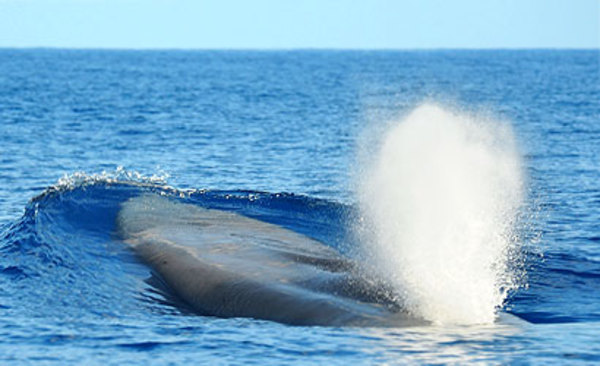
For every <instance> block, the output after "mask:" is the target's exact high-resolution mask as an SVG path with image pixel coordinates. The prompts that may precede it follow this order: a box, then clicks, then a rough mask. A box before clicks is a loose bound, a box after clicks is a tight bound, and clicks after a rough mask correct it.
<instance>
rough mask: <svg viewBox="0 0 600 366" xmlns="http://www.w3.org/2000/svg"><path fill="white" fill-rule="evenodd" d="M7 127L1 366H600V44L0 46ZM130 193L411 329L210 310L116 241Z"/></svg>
mask: <svg viewBox="0 0 600 366" xmlns="http://www.w3.org/2000/svg"><path fill="white" fill-rule="evenodd" d="M0 124H1V130H0V143H1V144H0V253H1V254H0V333H1V335H0V363H2V364H49V365H50V364H51V365H64V364H86V365H92V364H103V365H106V364H111V365H112V364H115V365H117V364H118V365H121V364H133V365H146V364H185V363H202V364H260V365H264V364H327V365H334V364H340V365H348V364H468V363H478V364H578V363H580V364H595V363H598V362H600V341H599V339H600V226H599V223H600V52H599V51H598V50H479V51H470V50H456V51H454V50H439V51H333V50H331V51H326V50H302V51H175V50H173V51H158V50H157V51H135V50H131V51H125V50H123V51H118V50H61V49H2V50H0ZM140 197H141V198H144V197H145V198H146V199H148V200H149V202H154V201H156V200H165V202H169V203H168V204H169V205H175V206H174V207H177V210H176V211H175V209H173V210H171V211H169V210H166V209H165V210H161V207H163V206H153V207H150V208H149V209H151V210H153V211H152V212H155V215H156V218H157V219H156V220H158V221H159V222H163V223H164V222H170V221H169V220H174V219H173V215H175V213H174V212H176V213H177V214H178V215H186V212H192V211H193V212H195V210H205V209H208V210H214V211H209V212H227V213H230V214H231V215H235V216H231V217H236V218H240V220H242V219H241V218H249V219H251V221H248V222H252V223H259V222H260V223H267V224H268V225H269V226H268V227H269V228H278V229H277V230H281V232H285V233H290V232H291V233H294V235H297V238H300V239H299V240H301V241H302V240H305V241H308V240H311V241H310V242H311V243H312V242H314V243H317V242H318V243H321V244H323V245H325V246H326V247H328V248H329V250H331V251H333V252H335V253H337V254H336V255H339V256H340V257H343V258H347V259H348V260H349V261H352V262H353V263H354V265H355V266H357V267H360V268H361V270H360V272H361V273H364V274H365V276H367V277H368V278H371V277H373V278H377V279H378V280H377V281H374V282H373V285H372V286H373V288H372V289H367V291H373V292H377V291H379V290H378V289H376V288H375V287H377V288H379V287H381V288H382V289H384V290H385V292H386V294H385V295H377V296H382V297H385V298H386V301H387V304H388V307H387V308H385V309H386V310H385V311H389V312H399V313H402V314H407V316H409V317H411V318H412V319H415V320H418V321H415V322H409V323H407V324H405V325H398V324H395V323H389V324H388V323H385V322H384V324H372V325H369V324H367V325H366V326H354V325H349V326H345V325H340V324H314V325H312V324H309V325H302V324H300V325H298V324H289V323H288V322H286V321H273V320H272V319H269V318H268V317H260V316H257V317H254V316H247V315H244V314H247V313H246V312H244V311H245V308H244V307H245V305H244V303H240V304H237V305H238V307H237V308H236V309H235V311H237V312H235V311H234V312H233V313H231V314H233V315H231V316H223V314H224V313H204V314H203V313H199V312H198V311H196V310H195V309H194V308H193V306H190V304H189V302H188V301H186V299H185V296H184V298H182V297H181V296H178V295H180V294H179V293H178V292H177V291H176V289H175V290H174V289H173V288H170V287H169V286H168V285H165V284H164V283H157V281H156V279H157V277H160V276H157V274H156V271H157V270H156V268H155V267H152V266H151V265H150V264H149V263H148V261H145V260H144V259H143V258H142V257H140V255H139V253H136V251H135V250H132V245H130V243H131V242H132V240H131V239H128V238H125V237H123V235H122V233H121V232H122V230H120V229H119V227H120V226H119V225H121V223H120V220H121V219H122V217H123V215H124V207H127V205H128V202H129V203H131V202H136V200H139V199H140ZM153 200H154V201H153ZM202 212H205V211H202ZM140 217H141V218H140ZM140 217H136V218H132V220H134V219H135V220H137V221H135V220H134V221H135V222H136V223H140V222H141V220H142V219H143V216H140ZM182 220H183V219H181V220H180V221H178V222H183V221H182ZM142 224H144V223H143V222H141V223H140V225H142ZM181 225H183V224H181ZM185 225H188V224H187V223H186V224H185ZM189 225H191V224H189ZM189 225H188V226H189ZM253 225H254V224H253ZM256 225H259V224H256ZM265 225H266V224H265ZM182 230H184V229H182ZM194 230H198V229H197V228H194V229H193V230H189V228H188V231H187V232H192V233H193V232H195V231H194ZM273 230H275V229H273ZM155 232H156V231H155ZM176 232H181V231H180V230H179V231H177V230H176ZM290 235H291V234H290ZM185 240H187V241H188V242H193V241H194V235H188V237H186V238H185ZM198 240H200V239H198ZM247 260H248V261H249V262H250V261H252V260H253V258H250V257H249V258H248V259H247ZM258 265H260V263H259V264H258ZM244 268H245V266H244V265H241V266H233V268H230V269H229V270H231V271H234V272H236V271H237V272H239V273H238V275H240V276H243V275H244V273H243V272H244ZM196 280H197V279H196ZM159 282H160V281H159ZM381 283H383V284H384V285H381ZM367 287H368V286H367ZM324 291H325V290H324ZM381 291H383V290H381ZM381 291H380V292H381ZM342 292H343V291H338V290H336V289H329V290H327V293H326V294H325V295H323V296H329V297H330V298H335V299H339V298H342V297H343V296H344V294H343V293H342ZM380 292H377V293H378V294H379V293H380ZM300 294H301V295H300V297H302V296H303V295H302V292H300ZM329 297H328V298H329ZM205 300H207V301H210V300H211V299H205ZM234 300H235V299H232V300H231V301H232V302H233V301H234ZM227 301H228V300H227ZM390 304H392V305H393V306H392V305H390ZM267 305H268V304H267ZM247 306H248V307H249V306H252V304H248V305H247ZM272 311H277V312H282V311H283V312H285V311H286V309H281V308H280V307H279V308H276V307H275V306H274V307H273V309H272ZM290 311H292V310H290ZM238 313H239V314H240V316H236V314H238Z"/></svg>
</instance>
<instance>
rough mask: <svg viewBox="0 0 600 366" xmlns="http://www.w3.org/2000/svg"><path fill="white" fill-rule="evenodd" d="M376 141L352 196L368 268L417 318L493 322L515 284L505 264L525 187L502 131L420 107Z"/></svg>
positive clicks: (484, 121) (482, 120) (473, 118)
mask: <svg viewBox="0 0 600 366" xmlns="http://www.w3.org/2000/svg"><path fill="white" fill-rule="evenodd" d="M380 141H381V142H380V146H379V149H378V150H377V151H375V152H374V154H373V156H371V157H370V159H367V160H366V163H365V164H363V165H365V166H364V167H363V169H362V170H363V173H362V177H361V181H360V182H359V189H358V195H359V202H360V207H361V212H362V216H363V219H364V220H365V223H366V227H367V228H368V230H367V232H369V233H370V234H369V236H370V237H369V238H366V239H367V240H368V241H367V242H368V243H370V244H369V245H373V247H372V248H371V247H370V248H369V251H371V252H372V254H373V260H374V263H373V266H375V267H376V268H377V269H378V270H379V271H382V272H383V274H384V275H385V276H386V277H388V278H389V279H390V281H391V283H392V284H393V286H394V287H395V288H396V289H397V290H398V291H399V293H401V294H402V295H403V301H404V302H405V306H406V308H407V310H408V311H410V312H412V313H413V314H415V315H417V316H420V317H423V318H425V319H427V320H430V321H432V322H434V323H436V324H479V323H491V322H493V321H494V319H495V315H496V311H497V309H498V307H500V306H501V305H502V303H503V301H504V299H505V297H506V291H507V290H509V289H511V288H514V287H515V286H516V285H517V283H516V274H515V273H511V270H509V268H508V267H507V264H508V261H509V260H510V257H511V256H512V255H513V254H514V253H515V247H516V245H517V243H516V239H515V238H516V236H515V235H514V231H515V228H514V225H515V221H516V217H517V214H518V211H519V209H520V206H521V203H522V200H523V190H524V187H523V186H524V184H523V176H522V170H521V162H520V156H519V153H518V151H517V148H516V143H515V138H514V136H513V134H512V131H511V129H510V126H509V125H508V124H506V123H502V122H499V121H494V120H492V119H490V118H489V117H484V116H478V115H474V114H467V113H462V112H455V111H452V110H449V109H446V108H443V107H440V106H438V105H434V104H424V105H421V106H419V107H418V108H416V109H415V110H414V111H412V112H411V113H410V114H409V115H408V116H406V117H405V118H404V119H402V120H401V121H397V122H395V123H392V124H391V125H390V128H389V130H387V131H386V132H385V133H384V135H383V136H382V137H381V140H380Z"/></svg>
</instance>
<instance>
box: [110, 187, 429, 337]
mask: <svg viewBox="0 0 600 366" xmlns="http://www.w3.org/2000/svg"><path fill="white" fill-rule="evenodd" d="M116 221H117V222H116V228H117V229H116V232H117V235H118V237H119V238H120V240H121V241H122V242H123V243H125V245H127V246H128V247H129V248H131V250H132V251H133V252H134V253H135V255H136V256H137V257H139V259H140V260H141V261H142V262H144V263H145V264H146V265H148V266H149V267H150V268H151V271H152V273H153V275H155V276H157V277H158V278H159V279H160V281H161V283H163V284H164V285H165V286H166V287H167V289H168V291H169V292H170V295H172V296H175V297H176V298H177V299H180V300H181V301H182V302H183V303H184V304H185V305H186V306H187V307H188V308H189V309H191V310H192V311H193V313H196V314H199V315H204V316H214V317H221V318H237V317H241V318H253V319H260V320H268V321H275V322H279V323H284V324H289V325H301V326H310V325H317V326H319V325H320V326H365V327H370V326H373V327H388V326H390V327H391V326H394V327H397V326H410V325H420V324H424V321H423V320H422V319H418V318H416V317H414V316H411V315H410V314H408V313H406V312H405V311H403V309H402V307H401V306H400V305H399V304H398V302H397V301H396V297H395V295H394V294H393V292H392V291H391V290H390V289H389V288H386V285H385V282H384V281H381V280H379V279H377V278H375V277H372V276H369V275H365V273H364V272H365V271H361V269H360V266H359V265H358V263H356V261H354V260H352V259H351V258H349V257H347V256H344V255H342V254H341V253H340V252H338V251H337V250H336V249H334V248H332V247H330V246H328V245H326V244H324V243H322V242H320V241H318V240H315V239H312V238H309V237H308V236H305V235H302V234H299V233H297V232H294V231H292V230H289V229H286V228H283V227H281V226H278V225H275V224H271V223H267V222H264V221H260V220H257V219H254V218H250V217H246V216H243V215H241V214H238V213H235V212H231V211H223V210H218V209H209V208H203V207H200V206H198V205H194V204H191V203H184V202H180V201H177V200H175V199H173V198H169V197H164V196H159V195H153V194H144V195H141V196H137V197H133V198H130V199H128V200H127V201H125V202H123V203H121V207H120V210H119V212H118V214H117V219H116Z"/></svg>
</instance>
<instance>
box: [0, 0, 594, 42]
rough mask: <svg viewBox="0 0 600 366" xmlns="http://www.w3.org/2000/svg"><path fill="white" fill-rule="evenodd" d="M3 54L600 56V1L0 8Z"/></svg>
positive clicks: (68, 2)
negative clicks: (186, 51) (522, 52)
mask: <svg viewBox="0 0 600 366" xmlns="http://www.w3.org/2000/svg"><path fill="white" fill-rule="evenodd" d="M0 47H75V48H218V49H223V48H225V49H230V48H236V49H237V48H243V49H247V48H257V49H272V48H284V49H288V48H344V49H357V48H358V49H380V48H385V49H389V48H391V49H407V48H408V49H414V48H600V0H446V1H443V0H364V1H353V0H345V1H342V0H247V1H243V0H215V1H202V0H194V1H192V0H0Z"/></svg>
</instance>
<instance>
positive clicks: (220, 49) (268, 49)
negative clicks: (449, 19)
mask: <svg viewBox="0 0 600 366" xmlns="http://www.w3.org/2000/svg"><path fill="white" fill-rule="evenodd" d="M0 50H65V51H216V52H226V51H232V52H236V51H238V52H239V51H241V52H244V51H254V52H282V51H283V52H287V51H600V45H599V46H597V47H571V46H560V47H540V46H533V47H406V48H401V47H373V48H368V47H364V48H363V47H120V46H116V47H115V46H107V47H105V46H101V47H96V46H90V47H88V46H84V47H79V46H0Z"/></svg>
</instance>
